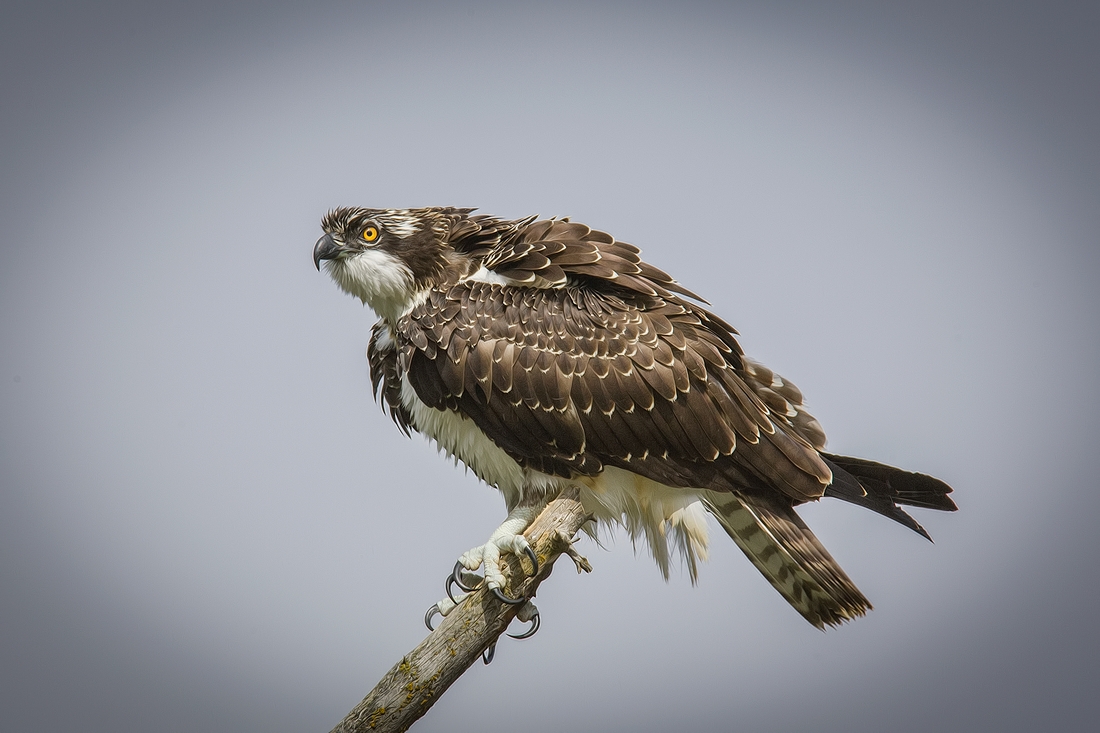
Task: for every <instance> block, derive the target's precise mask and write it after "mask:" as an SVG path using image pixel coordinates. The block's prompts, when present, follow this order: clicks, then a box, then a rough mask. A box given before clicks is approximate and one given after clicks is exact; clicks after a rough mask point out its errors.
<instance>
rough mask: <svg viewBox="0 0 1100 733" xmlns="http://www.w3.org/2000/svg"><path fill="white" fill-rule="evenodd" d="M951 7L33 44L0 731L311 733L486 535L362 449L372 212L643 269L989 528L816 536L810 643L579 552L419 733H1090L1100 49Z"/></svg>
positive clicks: (1061, 10) (354, 11)
mask: <svg viewBox="0 0 1100 733" xmlns="http://www.w3.org/2000/svg"><path fill="white" fill-rule="evenodd" d="M961 5H962V6H961V7H960V4H959V3H955V2H942V3H939V2H916V3H898V4H896V5H893V6H891V7H886V4H883V3H859V2H847V3H845V2H841V3H835V2H834V3H817V4H813V7H812V8H806V7H800V6H798V5H795V4H781V3H762V2H761V3H745V4H732V3H731V4H725V3H677V4H676V5H675V7H672V6H671V5H670V6H668V7H663V6H658V5H655V4H636V3H632V4H627V3H620V4H608V3H594V4H587V3H585V4H579V3H578V4H573V3H559V4H555V5H553V6H552V7H551V5H550V4H525V3H500V4H496V5H494V4H490V3H484V2H483V3H474V4H454V5H449V6H444V5H440V4H434V3H418V2H409V3H403V4H397V3H390V4H384V5H383V4H370V3H351V2H348V3H314V4H311V5H310V6H309V7H308V9H307V8H297V7H295V6H293V5H290V4H287V6H286V7H282V6H280V5H278V4H272V3H235V4H232V5H231V6H228V7H225V6H223V4H221V3H203V2H187V3H128V2H117V3H95V4H78V3H60V4H57V3H49V2H35V3H33V4H32V3H25V4H23V3H14V4H12V3H9V4H8V6H7V7H6V9H5V21H4V23H3V25H2V26H0V69H2V71H0V98H2V99H3V104H2V105H0V134H2V137H0V139H2V141H3V142H2V143H0V156H2V158H0V170H2V171H3V174H2V177H0V185H2V187H3V188H2V192H0V194H2V195H0V212H2V219H0V221H2V225H3V230H2V231H3V234H4V239H5V241H4V246H3V248H2V251H0V258H2V259H0V344H2V350H0V609H2V610H0V674H2V677H0V711H2V712H0V716H2V721H0V722H2V725H0V727H3V728H4V729H5V730H30V729H40V728H68V727H77V725H76V724H77V722H79V724H80V725H79V727H81V729H83V730H88V731H139V730H151V729H155V730H159V731H196V730H204V731H206V730H209V731H221V730H225V731H228V730H233V731H253V730H255V731H261V730H262V731H311V730H316V731H323V730H328V729H329V728H330V727H331V726H332V725H333V724H335V723H336V722H337V721H338V720H339V719H340V718H341V717H342V716H343V715H344V713H345V712H346V711H347V710H349V709H350V708H351V707H352V706H353V705H354V704H355V703H356V702H358V700H359V699H360V697H361V696H362V695H363V694H364V693H365V692H366V691H367V690H368V689H370V687H372V686H373V685H374V683H375V682H376V681H377V679H378V678H379V677H380V676H381V675H382V674H383V673H384V672H385V671H386V670H387V669H388V668H389V667H390V666H391V665H392V664H393V663H394V662H395V661H397V660H398V659H399V658H400V656H401V654H402V653H403V652H405V651H406V650H408V649H410V648H411V647H413V646H414V645H415V644H416V643H417V642H418V641H419V640H420V639H421V638H422V637H423V635H424V633H425V631H424V629H423V627H422V626H421V616H422V614H423V611H424V609H425V608H427V607H428V606H429V605H430V604H431V603H433V602H434V601H436V600H437V599H438V598H439V597H440V596H441V595H442V592H443V580H444V577H445V576H446V574H447V573H448V572H449V570H450V568H451V565H452V564H453V562H454V559H455V558H456V557H457V555H458V554H459V553H461V552H462V551H464V550H465V549H467V548H468V547H470V546H472V545H474V544H476V543H479V542H482V541H484V539H485V537H486V536H487V535H488V533H489V532H490V531H491V530H492V529H493V528H494V527H495V526H496V525H497V523H498V522H499V521H500V519H501V518H502V517H503V515H504V512H503V505H502V502H501V500H500V498H499V495H497V494H496V492H494V491H492V490H490V489H487V488H486V487H484V486H481V485H479V484H478V483H477V482H476V480H475V479H473V478H472V477H471V476H468V475H465V474H463V472H462V471H461V470H457V469H455V468H454V467H453V466H451V465H450V464H449V463H448V462H447V461H445V460H443V459H442V458H440V457H437V456H435V455H434V451H433V450H432V449H431V448H430V447H428V446H427V445H426V444H425V443H424V441H423V440H422V439H418V438H417V439H413V440H408V439H406V438H404V437H402V436H401V435H400V433H399V432H398V431H397V430H396V428H394V426H393V425H392V424H390V423H389V421H388V418H386V417H385V416H384V414H383V413H382V411H381V410H379V409H378V408H377V407H376V406H375V405H374V403H373V400H372V398H371V395H370V390H369V381H368V378H367V368H366V363H365V360H364V358H363V350H364V347H365V344H366V340H367V337H368V332H369V327H370V325H371V323H372V322H373V320H374V319H373V316H372V315H371V314H370V313H369V312H368V311H366V310H365V309H364V308H363V307H362V306H360V305H359V304H358V303H357V302H356V301H353V300H352V299H351V298H349V297H347V296H344V295H342V294H341V293H340V292H339V291H338V290H337V289H336V287H335V285H333V284H332V283H331V282H330V281H329V280H328V278H326V277H324V276H323V275H319V274H318V273H316V272H315V271H314V269H313V265H312V262H311V260H310V255H311V249H312V246H313V242H314V241H315V240H316V238H317V236H318V235H319V227H318V220H319V218H320V216H321V215H322V214H323V213H324V212H325V210H327V209H328V208H330V207H333V206H336V205H341V204H345V205H366V206H420V205H463V206H478V207H481V208H482V210H484V211H486V212H489V213H494V214H498V215H502V216H509V217H511V216H522V215H526V214H530V213H538V214H542V215H546V216H552V215H557V216H566V215H568V216H572V217H574V218H575V219H577V220H580V221H584V222H586V223H588V224H590V225H592V226H594V227H596V228H600V229H604V230H606V231H609V232H611V233H613V234H614V235H615V236H617V237H618V238H620V239H624V240H626V241H629V242H632V243H634V244H637V245H638V246H640V247H642V249H643V252H644V253H645V255H646V256H647V259H649V260H650V261H651V262H653V263H654V264H656V265H657V266H659V267H662V268H664V269H666V270H669V271H670V272H672V273H673V274H674V275H675V276H676V277H677V278H678V279H679V280H680V281H681V282H683V283H684V284H685V285H686V286H687V287H689V288H691V289H693V290H695V291H696V292H699V293H701V294H702V295H704V296H706V297H707V298H708V299H709V300H710V301H711V302H712V304H713V306H714V309H715V310H716V311H717V312H718V313H719V314H721V315H722V316H724V317H725V318H727V319H728V320H730V321H731V322H732V323H733V324H734V325H735V326H737V327H738V329H739V330H740V331H741V333H742V345H743V346H744V347H745V349H746V351H747V352H748V353H749V354H751V355H753V356H755V357H756V358H758V359H760V360H762V361H764V362H765V363H766V364H768V365H770V366H772V367H773V368H775V369H776V370H777V371H779V372H780V373H782V374H784V375H785V376H788V377H790V378H791V379H792V380H793V381H794V382H795V383H797V384H798V385H799V386H800V387H801V388H802V390H803V391H804V392H805V394H806V395H807V399H808V401H809V404H810V407H811V409H812V411H813V412H814V413H815V414H816V415H817V416H818V417H819V418H820V420H821V421H822V423H823V424H824V426H825V428H826V430H827V431H828V432H829V435H830V447H831V448H832V449H833V450H834V451H836V452H839V453H845V454H849V455H857V456H864V457H868V458H872V459H877V460H881V461H885V462H889V463H894V464H897V465H901V466H905V467H908V468H912V469H915V470H920V471H924V472H927V473H931V474H933V475H936V476H939V477H941V478H943V479H945V480H947V481H949V482H950V483H951V484H953V485H954V486H955V487H956V490H957V494H956V496H957V500H958V503H959V505H960V507H961V511H959V512H958V513H956V514H954V515H942V514H934V513H931V512H919V511H918V512H917V513H918V520H919V521H921V522H922V523H924V524H925V526H926V527H927V528H928V529H929V530H930V531H931V533H932V535H933V536H934V537H935V539H936V544H935V545H932V544H929V543H927V542H925V541H923V540H922V539H921V538H920V537H918V536H917V535H915V534H913V533H911V532H908V531H906V530H905V529H903V528H902V527H900V526H898V525H895V524H893V523H891V522H889V521H886V520H885V519H883V518H881V517H878V516H876V515H873V514H871V513H869V512H866V511H862V510H859V509H858V508H856V507H852V506H849V505H844V504H841V503H839V502H832V503H828V502H826V503H825V504H822V505H816V506H812V507H808V508H806V509H805V510H804V511H803V516H804V517H805V518H806V519H807V521H808V522H809V523H810V524H811V526H812V527H813V528H814V529H815V531H816V532H817V533H818V534H819V536H820V537H821V538H822V540H823V541H824V542H825V544H826V545H827V546H828V547H829V548H830V549H831V550H832V552H833V554H834V555H835V556H836V557H837V558H838V559H839V560H840V562H841V563H842V564H843V565H844V567H845V568H846V570H847V571H848V573H849V574H850V575H851V576H852V578H853V579H854V580H855V581H856V582H857V583H858V584H859V585H860V587H861V588H862V589H863V590H864V592H865V593H866V594H867V595H868V596H869V597H870V598H871V600H872V602H873V603H874V604H875V606H876V609H875V611H874V612H873V613H872V614H871V615H870V616H868V617H867V618H866V619H862V620H860V621H858V622H856V623H852V624H849V625H847V626H846V627H844V628H841V629H837V630H833V631H830V632H828V633H821V632H818V631H816V630H814V629H813V628H811V627H810V626H809V625H808V624H806V623H805V622H804V621H802V619H801V618H800V617H799V616H798V615H797V614H796V613H794V612H793V611H791V610H790V609H789V608H787V606H786V604H785V603H784V602H783V601H782V599H781V598H780V597H779V596H778V595H777V594H776V593H775V592H774V591H773V590H772V589H771V588H770V587H769V586H768V585H767V583H766V582H764V581H763V580H762V579H761V578H760V577H759V575H758V574H757V573H756V571H755V570H754V569H753V568H752V567H751V566H750V565H749V563H748V562H747V561H746V560H745V559H744V557H743V556H742V555H741V553H740V552H739V551H738V550H737V549H736V548H735V547H734V546H733V545H732V543H729V542H725V541H716V543H715V547H714V551H713V557H712V560H711V562H710V563H709V564H708V565H707V566H705V567H704V568H703V570H702V577H701V580H700V583H699V586H698V587H695V588H692V587H691V585H690V583H689V582H688V580H687V578H686V576H685V574H683V573H677V574H676V575H674V577H673V579H672V580H671V582H669V583H667V584H666V583H665V582H663V581H662V580H661V578H660V575H659V573H658V572H657V571H656V569H655V567H654V565H653V563H652V562H651V561H650V560H649V558H648V557H646V556H645V553H644V552H643V553H641V555H639V556H637V557H636V556H635V553H634V552H633V550H632V548H631V546H630V543H629V542H628V541H625V540H624V539H623V538H621V537H620V538H618V539H615V538H611V539H609V540H607V542H606V549H601V548H599V547H597V546H595V545H594V544H592V543H587V544H586V547H585V552H586V554H587V555H588V556H589V558H590V559H591V561H592V563H593V565H594V566H595V572H594V573H593V574H592V575H591V576H586V577H577V576H574V575H573V574H572V573H571V572H566V571H565V570H566V569H565V568H560V569H559V572H558V573H556V574H555V576H554V577H553V579H552V580H551V581H550V582H548V583H547V584H545V585H544V586H543V592H542V595H541V596H540V598H539V606H540V608H541V610H542V613H543V621H544V623H543V628H542V630H541V631H540V632H539V634H538V635H537V636H536V637H534V638H533V639H531V640H530V641H527V642H523V643H512V642H509V643H503V644H501V646H500V649H499V650H498V654H497V660H496V661H495V662H494V663H493V664H492V665H491V666H489V667H482V666H480V665H479V666H477V667H475V668H474V669H472V670H471V671H470V672H469V673H467V675H465V677H464V678H463V679H462V680H460V681H459V683H458V684H456V685H455V686H454V687H453V688H452V689H451V690H450V691H449V692H448V693H447V694H446V695H445V696H444V698H443V699H442V701H441V702H440V703H439V704H438V705H437V706H436V707H435V708H434V709H433V710H432V711H431V712H430V713H429V715H428V716H427V717H426V718H425V719H424V720H422V721H421V723H420V724H419V725H418V727H417V730H422V731H442V730H455V729H458V730H485V731H510V730H515V729H516V726H517V724H522V725H524V727H525V728H526V729H528V730H535V731H541V730H554V729H559V730H560V729H590V730H604V731H619V730H623V731H625V730H639V729H640V730H665V729H669V728H674V727H675V728H679V729H686V730H700V731H726V730H731V729H732V730H744V731H777V732H778V731H789V730H795V729H807V728H810V727H812V728H814V729H815V730H823V731H840V730H844V731H882V730H891V731H902V732H904V731H925V730H936V731H979V730H1000V731H1033V730H1083V729H1087V728H1091V727H1092V725H1093V724H1094V719H1095V716H1094V714H1093V709H1094V706H1095V694H1096V684H1097V666H1096V661H1095V660H1096V658H1097V655H1098V654H1100V643H1098V639H1100V634H1098V632H1097V630H1096V626H1095V614H1096V608H1097V606H1098V604H1100V581H1098V577H1100V576H1098V574H1097V572H1096V561H1097V560H1098V555H1100V552H1098V550H1097V531H1096V528H1095V522H1096V519H1095V518H1096V516H1097V510H1098V509H1100V498H1098V495H1100V491H1098V488H1100V487H1098V486H1097V481H1096V478H1095V476H1096V471H1095V467H1094V464H1095V460H1096V453H1097V442H1096V435H1097V434H1098V431H1100V424H1098V420H1097V417H1096V415H1097V407H1098V404H1097V403H1098V401H1100V400H1098V397H1100V390H1098V387H1097V381H1096V372H1097V362H1098V356H1100V339H1098V329H1097V325H1096V324H1097V309H1096V307H1097V286H1098V283H1100V279H1098V275H1100V248H1098V246H1097V245H1098V241H1097V237H1098V235H1097V232H1098V231H1100V135H1097V130H1100V93H1098V91H1097V90H1100V11H1098V10H1097V6H1096V5H1095V4H1092V5H1091V7H1086V6H1087V5H1088V4H1085V3H1058V2H1053V3H1030V4H1026V3H1019V4H1014V5H1013V4H1006V3H992V2H989V3H964V4H961ZM715 539H716V540H720V538H718V537H717V535H715ZM533 688H537V689H539V690H541V695H539V696H538V697H537V699H538V700H539V702H538V703H537V709H536V710H530V709H527V703H526V701H527V700H530V699H531V698H532V689H533ZM519 721H523V723H520V722H519Z"/></svg>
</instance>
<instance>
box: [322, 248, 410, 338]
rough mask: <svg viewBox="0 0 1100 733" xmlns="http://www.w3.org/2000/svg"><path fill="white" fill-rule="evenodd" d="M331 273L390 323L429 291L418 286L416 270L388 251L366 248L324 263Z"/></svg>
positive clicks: (396, 319)
mask: <svg viewBox="0 0 1100 733" xmlns="http://www.w3.org/2000/svg"><path fill="white" fill-rule="evenodd" d="M325 267H326V268H327V270H328V274H329V275H330V276H331V277H332V279H333V280H335V281H336V284H337V285H339V286H340V288H341V289H342V290H343V291H344V292H346V293H348V294H350V295H354V296H355V297H356V298H359V300H361V301H363V302H364V303H365V304H367V305H369V306H370V308H371V310H373V311H374V312H375V313H377V314H378V315H379V316H381V317H382V318H384V319H386V320H387V321H389V322H390V323H397V321H398V320H399V319H400V318H401V316H403V315H405V314H406V313H408V312H409V311H410V310H412V309H413V308H414V307H416V306H417V305H418V304H419V303H421V302H423V300H424V298H425V296H426V295H427V290H426V289H421V290H417V289H416V288H415V285H414V284H413V274H412V272H411V271H410V270H409V268H408V267H407V266H406V265H405V263H403V262H401V260H399V259H397V258H396V257H394V256H393V255H391V254H389V253H388V252H383V251H382V250H378V249H367V250H364V251H362V252H360V253H359V254H356V255H352V256H351V257H340V258H338V259H334V260H329V261H328V262H326V263H325Z"/></svg>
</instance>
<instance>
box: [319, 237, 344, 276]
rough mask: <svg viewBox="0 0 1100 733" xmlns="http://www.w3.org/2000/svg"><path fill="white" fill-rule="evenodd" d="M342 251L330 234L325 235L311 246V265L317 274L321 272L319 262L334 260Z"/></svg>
mask: <svg viewBox="0 0 1100 733" xmlns="http://www.w3.org/2000/svg"><path fill="white" fill-rule="evenodd" d="M342 251H343V248H341V247H340V245H338V244H336V240H335V239H333V238H332V235H331V234H326V235H325V236H323V237H321V238H320V239H318V240H317V244H315V245H313V264H314V266H316V268H317V270H318V272H320V270H321V260H334V259H336V257H337V256H338V255H339V254H340V253H341V252H342Z"/></svg>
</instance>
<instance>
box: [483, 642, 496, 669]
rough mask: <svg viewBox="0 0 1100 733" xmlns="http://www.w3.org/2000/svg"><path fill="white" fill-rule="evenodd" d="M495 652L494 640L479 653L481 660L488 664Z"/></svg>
mask: <svg viewBox="0 0 1100 733" xmlns="http://www.w3.org/2000/svg"><path fill="white" fill-rule="evenodd" d="M496 653H497V643H496V642H495V641H494V642H493V643H492V644H490V645H489V648H488V649H486V650H485V651H483V652H482V653H481V661H483V662H485V663H486V664H489V663H490V662H492V661H493V656H494V655H495V654H496Z"/></svg>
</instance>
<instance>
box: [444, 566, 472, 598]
mask: <svg viewBox="0 0 1100 733" xmlns="http://www.w3.org/2000/svg"><path fill="white" fill-rule="evenodd" d="M463 570H465V568H464V567H463V566H462V561H459V562H456V563H455V569H454V570H452V571H451V574H450V575H448V576H447V585H446V586H445V588H446V589H447V597H448V598H450V599H451V603H453V604H455V605H456V606H457V605H458V604H459V603H461V602H462V600H461V599H460V598H455V597H454V593H452V592H451V586H452V585H457V586H458V587H459V588H461V589H462V590H463V591H464V592H466V593H471V592H473V591H474V590H475V588H474V587H471V586H468V585H466V584H465V583H463V582H462V571H463Z"/></svg>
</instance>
